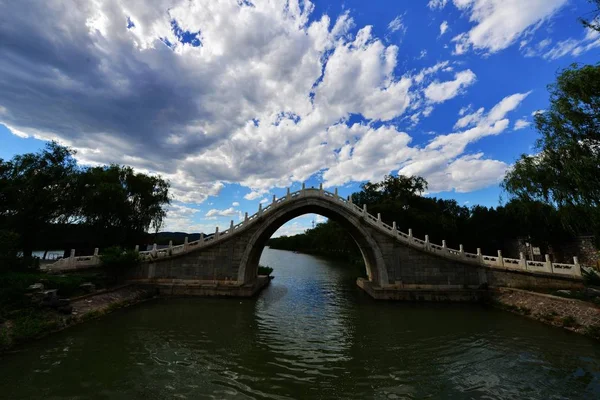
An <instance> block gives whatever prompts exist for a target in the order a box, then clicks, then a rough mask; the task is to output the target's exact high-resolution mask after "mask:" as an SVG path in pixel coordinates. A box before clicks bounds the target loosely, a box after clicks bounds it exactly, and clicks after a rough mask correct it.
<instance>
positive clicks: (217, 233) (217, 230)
mask: <svg viewBox="0 0 600 400" xmlns="http://www.w3.org/2000/svg"><path fill="white" fill-rule="evenodd" d="M218 238H219V227H218V226H217V227H215V239H218Z"/></svg>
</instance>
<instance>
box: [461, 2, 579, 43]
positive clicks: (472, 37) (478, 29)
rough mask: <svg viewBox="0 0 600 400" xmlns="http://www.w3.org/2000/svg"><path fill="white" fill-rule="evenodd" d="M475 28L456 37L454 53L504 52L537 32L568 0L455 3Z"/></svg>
mask: <svg viewBox="0 0 600 400" xmlns="http://www.w3.org/2000/svg"><path fill="white" fill-rule="evenodd" d="M453 2H454V5H455V6H456V7H457V8H458V9H460V10H461V11H463V12H464V13H466V14H467V15H468V16H469V21H470V22H471V23H473V24H474V26H473V27H472V28H471V29H470V30H469V31H468V32H463V33H461V34H459V35H457V36H455V37H454V38H453V39H452V40H453V41H454V42H456V45H455V48H454V53H455V54H463V53H465V52H467V51H468V50H469V49H471V48H473V49H475V50H479V51H482V52H484V53H495V52H497V51H500V50H503V49H505V48H507V47H508V46H510V45H511V44H513V43H514V42H515V41H517V40H518V39H519V38H521V37H523V36H524V35H526V34H528V33H530V32H532V31H534V30H536V29H537V28H538V27H539V26H540V25H541V24H542V23H543V22H544V21H545V20H547V19H548V18H550V17H551V16H552V15H554V14H555V13H556V12H557V11H558V10H559V9H560V8H561V7H562V6H564V5H565V4H567V2H568V0H527V1H522V0H453Z"/></svg>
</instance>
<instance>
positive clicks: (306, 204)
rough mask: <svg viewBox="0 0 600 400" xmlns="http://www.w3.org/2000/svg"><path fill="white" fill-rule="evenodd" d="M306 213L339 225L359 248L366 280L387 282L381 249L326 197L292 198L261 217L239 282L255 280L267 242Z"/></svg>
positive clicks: (357, 219) (353, 217)
mask: <svg viewBox="0 0 600 400" xmlns="http://www.w3.org/2000/svg"><path fill="white" fill-rule="evenodd" d="M305 214H318V215H322V216H324V217H326V218H328V219H331V220H333V221H335V222H337V223H339V224H340V225H341V226H342V227H343V228H344V229H345V230H346V231H347V232H348V233H349V234H350V236H351V237H352V238H353V239H354V241H355V243H356V244H357V246H358V248H359V249H360V252H361V254H362V257H363V260H364V263H365V267H366V270H367V275H368V277H369V280H370V281H372V282H373V283H375V284H376V285H378V286H382V285H386V284H387V283H388V274H387V269H386V266H385V262H384V258H383V255H382V252H381V249H380V248H379V245H378V244H377V242H376V240H375V239H374V238H373V237H372V235H371V234H370V233H369V231H368V230H367V229H365V227H364V226H363V224H362V223H361V217H359V216H357V215H356V214H354V213H352V212H351V211H350V210H348V209H347V208H346V206H344V205H342V204H339V203H336V202H333V201H332V200H330V199H328V198H326V197H320V198H319V197H312V198H300V199H291V200H288V201H286V204H285V206H283V207H278V208H277V209H275V210H273V211H271V212H269V214H268V215H267V216H264V217H263V218H264V221H263V222H262V223H261V224H260V227H259V228H258V229H257V230H256V231H255V232H254V233H253V235H252V236H251V237H250V238H249V240H248V242H247V244H246V247H245V250H244V253H243V255H242V259H241V263H240V266H239V270H238V282H243V283H250V282H252V281H253V280H254V279H255V278H256V276H257V271H258V263H259V261H260V256H261V254H262V252H263V249H264V247H265V245H266V244H267V241H268V240H269V239H270V238H271V236H272V235H273V234H274V233H275V232H276V231H277V230H278V229H279V228H280V227H281V226H282V225H283V224H285V223H286V222H288V221H290V220H292V219H294V218H296V217H299V216H301V215H305Z"/></svg>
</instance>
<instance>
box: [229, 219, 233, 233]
mask: <svg viewBox="0 0 600 400" xmlns="http://www.w3.org/2000/svg"><path fill="white" fill-rule="evenodd" d="M229 229H230V231H229V233H231V232H233V220H231V223H230V224H229Z"/></svg>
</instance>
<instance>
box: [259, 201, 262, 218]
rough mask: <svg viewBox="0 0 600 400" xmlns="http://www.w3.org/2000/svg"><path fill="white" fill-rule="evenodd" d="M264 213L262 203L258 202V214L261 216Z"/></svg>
mask: <svg viewBox="0 0 600 400" xmlns="http://www.w3.org/2000/svg"><path fill="white" fill-rule="evenodd" d="M262 213H263V210H262V203H258V216H259V217H260V216H261V215H262Z"/></svg>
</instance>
